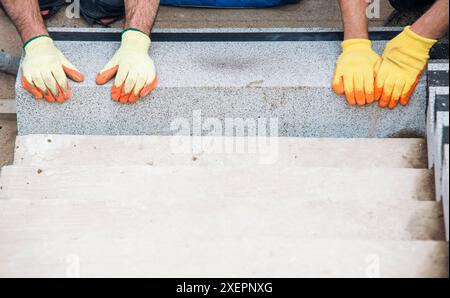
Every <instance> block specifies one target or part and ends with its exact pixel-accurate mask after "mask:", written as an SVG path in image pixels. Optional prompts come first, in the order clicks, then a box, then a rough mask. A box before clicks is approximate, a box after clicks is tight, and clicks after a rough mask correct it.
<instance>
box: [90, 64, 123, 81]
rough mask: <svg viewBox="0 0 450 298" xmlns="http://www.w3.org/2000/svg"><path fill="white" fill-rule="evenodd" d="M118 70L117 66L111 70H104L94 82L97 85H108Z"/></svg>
mask: <svg viewBox="0 0 450 298" xmlns="http://www.w3.org/2000/svg"><path fill="white" fill-rule="evenodd" d="M118 70H119V66H115V67H113V68H111V69H108V70H105V71H104V72H101V73H99V74H98V75H97V78H96V80H95V82H96V83H97V85H105V84H106V83H108V82H109V81H110V80H111V79H112V78H114V76H115V75H116V74H117V71H118Z"/></svg>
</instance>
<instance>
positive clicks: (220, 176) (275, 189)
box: [0, 166, 434, 204]
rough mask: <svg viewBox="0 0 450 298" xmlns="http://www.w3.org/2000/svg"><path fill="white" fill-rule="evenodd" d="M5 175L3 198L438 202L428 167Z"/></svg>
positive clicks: (94, 169) (16, 171)
mask: <svg viewBox="0 0 450 298" xmlns="http://www.w3.org/2000/svg"><path fill="white" fill-rule="evenodd" d="M1 181H2V192H1V193H0V197H2V198H9V199H22V198H23V199H35V200H38V199H92V198H97V197H99V198H105V199H110V200H112V199H117V200H123V198H148V197H151V198H152V199H158V200H159V199H161V200H168V199H169V198H170V199H173V200H181V199H180V198H187V199H194V198H196V199H198V200H210V199H211V198H214V199H218V198H220V199H222V200H225V199H228V198H234V199H239V200H240V199H245V198H254V199H259V200H261V199H263V198H266V199H267V201H268V202H271V201H279V200H290V201H295V200H298V201H304V200H308V201H311V202H329V203H336V204H338V203H343V202H345V201H355V200H356V201H360V202H364V203H368V202H392V201H401V202H407V201H417V200H419V201H431V200H434V188H433V173H432V171H430V170H424V169H377V168H374V169H339V168H273V167H272V166H255V167H246V168H238V167H236V168H228V167H224V168H214V167H211V168H203V167H189V166H186V167H153V166H127V167H125V166H117V167H104V166H79V167H77V166H73V167H70V166H61V167H20V166H10V167H5V168H3V170H2V180H1Z"/></svg>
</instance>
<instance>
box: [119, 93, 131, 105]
mask: <svg viewBox="0 0 450 298" xmlns="http://www.w3.org/2000/svg"><path fill="white" fill-rule="evenodd" d="M129 97H130V95H129V94H128V95H122V96H121V97H120V98H119V102H120V103H128V98H129Z"/></svg>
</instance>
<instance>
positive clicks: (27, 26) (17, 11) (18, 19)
mask: <svg viewBox="0 0 450 298" xmlns="http://www.w3.org/2000/svg"><path fill="white" fill-rule="evenodd" d="M0 2H1V3H2V4H3V7H4V8H5V10H6V13H7V15H8V16H9V18H10V19H11V21H12V22H13V24H14V26H16V28H17V31H18V32H19V34H20V37H21V39H22V42H26V41H28V40H30V39H31V38H33V37H36V36H39V35H48V31H47V27H46V26H45V23H44V20H43V19H42V16H41V13H40V9H39V3H38V0H22V1H17V0H0Z"/></svg>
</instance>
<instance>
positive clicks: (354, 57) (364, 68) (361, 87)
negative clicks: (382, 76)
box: [333, 39, 381, 106]
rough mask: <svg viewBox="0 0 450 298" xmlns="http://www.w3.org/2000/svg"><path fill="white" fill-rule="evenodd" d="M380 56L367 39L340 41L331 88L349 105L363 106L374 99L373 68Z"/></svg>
mask: <svg viewBox="0 0 450 298" xmlns="http://www.w3.org/2000/svg"><path fill="white" fill-rule="evenodd" d="M380 60H381V59H380V56H378V54H377V53H375V52H374V51H373V50H372V42H371V41H370V40H367V39H349V40H346V41H344V42H343V43H342V54H341V56H340V57H339V59H338V61H337V64H336V71H335V75H334V79H333V90H334V91H335V92H336V93H337V94H344V93H345V96H346V97H347V101H348V103H349V104H350V105H352V106H353V105H355V104H358V105H360V106H363V105H365V104H371V103H373V102H374V100H375V88H374V83H375V75H374V69H375V66H376V64H377V63H378V61H380Z"/></svg>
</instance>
